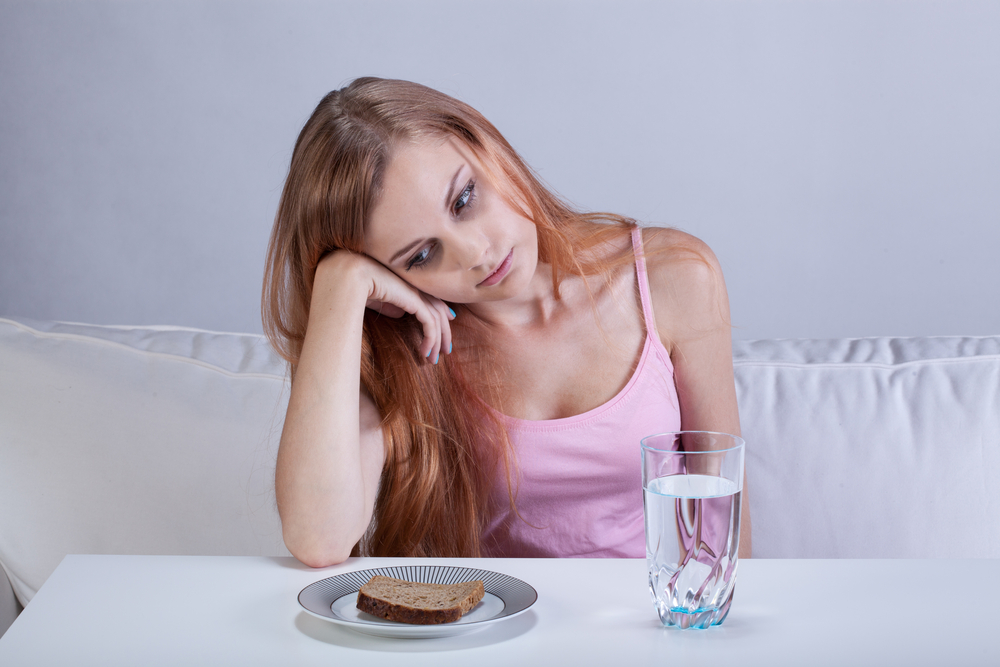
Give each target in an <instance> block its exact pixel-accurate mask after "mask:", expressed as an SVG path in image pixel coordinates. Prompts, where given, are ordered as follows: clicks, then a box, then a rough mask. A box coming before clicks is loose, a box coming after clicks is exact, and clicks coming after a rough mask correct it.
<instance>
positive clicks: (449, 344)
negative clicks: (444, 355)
mask: <svg viewBox="0 0 1000 667" xmlns="http://www.w3.org/2000/svg"><path fill="white" fill-rule="evenodd" d="M448 354H451V343H448Z"/></svg>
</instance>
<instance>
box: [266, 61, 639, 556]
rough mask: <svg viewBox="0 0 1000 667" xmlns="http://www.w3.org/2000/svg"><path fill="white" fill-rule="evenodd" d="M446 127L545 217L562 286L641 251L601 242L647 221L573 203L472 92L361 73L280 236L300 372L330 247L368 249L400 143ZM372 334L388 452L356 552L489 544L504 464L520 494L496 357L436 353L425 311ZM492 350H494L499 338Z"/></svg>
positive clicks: (297, 172) (284, 206) (296, 180)
mask: <svg viewBox="0 0 1000 667" xmlns="http://www.w3.org/2000/svg"><path fill="white" fill-rule="evenodd" d="M446 137H456V138H457V139H458V140H460V141H462V142H463V143H464V144H465V145H466V146H468V148H469V149H470V150H471V151H472V152H473V153H474V154H475V155H476V156H477V158H479V159H480V160H481V161H482V162H483V164H484V166H485V167H486V169H487V171H488V172H489V174H490V176H491V178H492V179H494V180H495V181H496V182H497V184H498V186H499V188H498V189H499V191H500V192H501V193H503V195H504V196H505V197H506V198H507V199H508V202H509V203H510V204H511V205H513V206H516V207H518V208H519V209H520V210H522V211H523V212H524V214H525V215H526V216H527V217H528V218H529V219H530V220H531V221H532V222H533V223H534V224H535V226H536V228H537V230H538V252H539V262H542V263H545V264H548V265H550V266H551V267H552V280H553V289H554V290H555V293H556V295H557V296H558V294H559V285H560V282H561V280H562V279H563V278H564V277H565V276H566V275H577V276H586V275H595V274H603V275H604V276H605V277H609V276H610V275H611V273H612V272H613V270H614V269H615V268H616V267H617V266H620V265H621V264H622V263H623V262H626V261H628V262H630V261H631V253H628V254H627V255H622V254H621V253H619V254H618V255H615V256H611V257H609V256H607V254H606V253H595V252H591V251H593V250H595V249H596V248H598V247H601V246H603V245H604V244H608V243H609V242H611V241H612V240H614V239H620V238H621V236H622V234H625V233H627V230H630V229H631V228H632V227H633V226H634V222H632V221H631V220H629V219H626V218H622V217H620V216H615V215H610V214H582V213H579V212H577V211H575V210H573V209H572V208H571V207H570V206H569V205H567V204H566V203H565V202H563V201H562V200H560V199H559V198H558V197H557V196H555V195H554V194H553V193H552V192H550V191H549V190H548V189H547V188H545V187H544V186H543V185H542V184H541V182H540V181H539V179H538V178H537V177H536V176H535V175H534V174H533V173H532V171H531V170H530V169H529V168H528V166H527V165H526V164H525V163H524V161H523V160H522V159H521V158H520V156H519V155H518V154H517V152H516V151H515V150H514V149H513V148H512V147H511V146H510V144H509V143H507V141H506V140H505V139H504V138H503V136H502V135H501V134H500V133H499V132H498V131H497V129H496V128H495V127H493V125H492V124H490V122H489V121H487V120H486V118H484V117H483V116H482V115H481V114H480V113H479V112H477V111H476V110H475V109H473V108H472V107H470V106H469V105H467V104H464V103H463V102H460V101H458V100H456V99H454V98H451V97H449V96H447V95H445V94H443V93H440V92H438V91H436V90H433V89H430V88H427V87H425V86H421V85H419V84H416V83H411V82H408V81H397V80H387V79H376V78H371V77H366V78H361V79H357V80H355V81H353V82H352V83H351V84H350V85H348V86H347V87H345V88H343V89H341V90H335V91H333V92H331V93H329V94H328V95H326V97H324V98H323V100H322V101H321V102H320V103H319V105H318V106H317V107H316V110H315V111H314V112H313V114H312V116H311V117H310V118H309V120H308V121H307V122H306V124H305V126H304V127H303V129H302V132H301V133H300V134H299V137H298V140H297V141H296V143H295V150H294V152H293V154H292V159H291V165H290V167H289V173H288V178H287V179H286V182H285V187H284V190H283V192H282V195H281V201H280V203H279V205H278V211H277V214H276V216H275V222H274V228H273V230H272V233H271V239H270V243H269V246H268V251H267V261H266V267H265V274H264V288H263V294H262V313H263V323H264V331H265V333H266V334H267V337H268V339H269V340H270V341H271V344H272V345H273V346H274V348H275V349H276V350H277V351H278V353H279V354H281V355H282V357H284V359H285V360H286V361H288V363H289V367H290V373H291V376H292V381H293V382H294V375H295V367H296V364H297V363H298V359H299V355H300V353H301V350H302V343H303V340H304V339H305V333H306V324H307V322H308V319H309V304H310V299H311V297H312V286H313V279H314V276H315V272H316V266H317V264H318V263H319V261H320V259H321V258H322V257H323V256H324V255H326V254H327V253H329V252H331V251H334V250H337V249H346V250H350V251H352V252H359V253H360V252H361V251H362V246H363V239H364V234H365V228H366V225H367V223H368V218H369V214H370V212H371V210H372V208H373V206H374V205H375V204H376V202H377V201H378V200H379V197H380V195H381V192H382V187H383V178H384V174H385V170H386V167H387V166H388V163H389V160H391V158H392V150H393V147H394V146H396V145H398V144H399V142H403V141H416V140H420V139H424V138H446ZM608 223H612V224H608ZM362 335H363V338H362V363H361V382H362V385H363V386H364V388H365V390H366V391H367V392H368V393H369V394H370V395H371V397H372V399H373V400H374V402H375V404H376V405H377V407H378V409H379V412H380V414H381V415H382V428H383V433H384V436H385V444H386V456H385V465H384V468H383V471H382V477H381V481H380V486H379V493H378V499H377V500H376V504H375V512H374V517H373V519H372V525H371V526H370V528H369V530H368V532H367V533H366V535H365V536H364V537H363V538H362V540H361V542H360V543H359V544H358V545H357V546H356V547H355V554H364V555H374V556H454V557H460V556H478V555H480V535H481V531H482V528H483V525H484V522H485V520H486V518H487V517H488V515H489V513H490V505H489V499H490V490H491V489H492V487H493V485H494V484H495V482H496V479H497V476H498V475H503V476H504V477H505V478H506V479H507V480H508V490H509V492H510V493H509V496H510V499H511V502H512V503H513V502H514V500H513V499H514V490H513V486H512V482H511V481H510V480H511V479H512V472H513V467H514V465H516V462H515V459H514V457H513V455H512V453H511V450H510V443H509V440H508V438H507V434H506V432H505V431H504V428H503V425H502V423H501V421H500V420H499V418H498V416H497V414H496V413H495V412H494V411H493V410H491V409H490V406H491V405H492V406H493V407H499V405H498V402H497V401H498V400H499V399H498V397H499V388H498V387H497V386H496V383H495V381H494V380H495V378H488V377H483V375H482V372H481V369H482V368H487V367H489V366H490V364H484V363H476V364H470V365H469V366H468V367H467V368H477V369H480V372H479V373H478V374H477V375H476V377H467V376H466V375H465V374H464V373H463V367H462V364H459V363H458V362H456V361H455V359H454V358H452V357H451V355H443V356H442V363H440V364H437V365H431V364H427V363H425V360H424V359H422V358H419V357H418V355H417V353H416V348H417V346H418V344H419V342H420V340H421V335H422V332H421V328H420V326H419V323H418V322H417V320H416V318H414V317H412V316H404V317H402V318H398V319H393V318H388V317H379V316H377V315H376V314H375V313H374V312H372V311H366V313H365V320H364V330H363V334H362ZM473 354H476V352H475V350H474V351H473ZM478 354H479V355H480V360H482V359H483V358H485V357H484V355H488V354H489V350H488V349H486V348H485V347H484V348H483V349H481V350H480V351H479V352H478Z"/></svg>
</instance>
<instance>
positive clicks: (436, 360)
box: [434, 355, 441, 366]
mask: <svg viewBox="0 0 1000 667" xmlns="http://www.w3.org/2000/svg"><path fill="white" fill-rule="evenodd" d="M440 356H441V355H438V356H437V357H434V365H435V366H437V362H438V358H439V357H440Z"/></svg>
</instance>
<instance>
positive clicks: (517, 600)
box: [299, 565, 538, 639]
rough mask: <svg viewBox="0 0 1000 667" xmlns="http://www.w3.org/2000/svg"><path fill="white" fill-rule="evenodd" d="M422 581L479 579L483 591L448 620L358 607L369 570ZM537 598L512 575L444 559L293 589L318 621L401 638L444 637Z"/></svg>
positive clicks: (357, 572) (511, 612)
mask: <svg viewBox="0 0 1000 667" xmlns="http://www.w3.org/2000/svg"><path fill="white" fill-rule="evenodd" d="M377 574H380V575H382V576H383V577H394V578H396V579H403V580H404V581H413V582H418V583H422V584H457V583H460V582H463V581H476V580H477V579H479V580H482V582H483V588H484V589H485V590H486V594H485V595H484V596H483V599H482V600H481V601H480V602H479V604H477V605H476V606H475V607H473V608H472V609H471V610H470V611H469V613H467V614H465V615H464V616H462V618H460V619H458V620H457V621H455V622H453V623H442V624H440V625H412V624H409V623H396V622H395V621H387V620H385V619H382V618H379V617H377V616H372V615H371V614H366V613H365V612H363V611H361V610H359V609H358V608H357V606H356V604H357V600H358V591H359V590H360V589H361V587H362V586H364V585H365V584H367V583H368V580H369V579H371V578H372V577H374V576H375V575H377ZM537 599H538V593H537V592H535V589H534V588H532V587H531V586H529V585H528V584H526V583H525V582H523V581H521V580H520V579H515V578H514V577H509V576H507V575H506V574H500V573H499V572H491V571H489V570H477V569H475V568H469V567H451V566H448V565H409V566H403V567H379V568H374V569H371V570H355V571H354V572H345V573H344V574H338V575H337V576H335V577H330V578H328V579H322V580H320V581H317V582H316V583H314V584H310V585H308V586H306V587H305V588H303V589H302V592H300V593H299V604H300V605H302V608H303V609H305V610H306V611H307V612H309V613H310V614H312V615H313V616H316V617H317V618H322V619H323V620H324V621H330V622H331V623H337V624H339V625H343V626H345V627H348V628H350V629H351V630H355V631H357V632H363V633H365V634H369V635H376V636H379V637H396V638H403V639H415V638H427V637H450V636H452V635H458V634H462V633H464V632H472V631H473V630H479V629H482V628H484V627H486V626H488V625H490V624H491V623H497V622H499V621H503V620H505V619H508V618H512V617H514V616H517V615H518V614H520V613H522V612H524V611H526V610H527V609H528V608H529V607H530V606H531V605H533V604H534V603H535V600H537Z"/></svg>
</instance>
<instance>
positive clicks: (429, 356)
mask: <svg viewBox="0 0 1000 667" xmlns="http://www.w3.org/2000/svg"><path fill="white" fill-rule="evenodd" d="M424 356H425V357H427V358H428V359H430V358H431V350H427V354H425V355H424Z"/></svg>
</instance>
